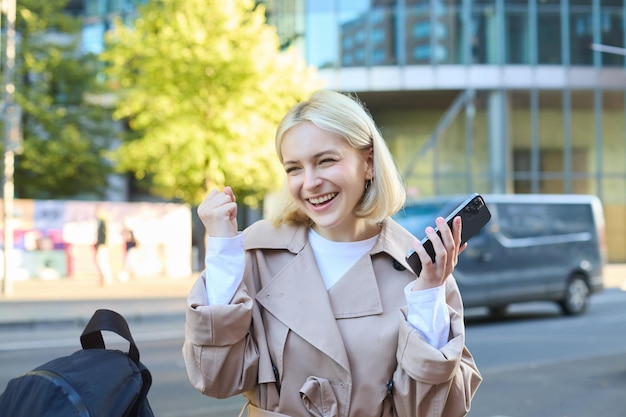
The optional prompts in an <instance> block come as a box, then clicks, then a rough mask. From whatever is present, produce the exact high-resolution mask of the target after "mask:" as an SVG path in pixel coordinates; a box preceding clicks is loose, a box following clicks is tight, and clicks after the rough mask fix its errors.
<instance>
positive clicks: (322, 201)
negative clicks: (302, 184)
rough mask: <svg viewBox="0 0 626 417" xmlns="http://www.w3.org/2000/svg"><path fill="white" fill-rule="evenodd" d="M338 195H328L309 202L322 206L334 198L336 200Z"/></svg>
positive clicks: (311, 199) (310, 199)
mask: <svg viewBox="0 0 626 417" xmlns="http://www.w3.org/2000/svg"><path fill="white" fill-rule="evenodd" d="M336 195H337V194H335V193H332V194H326V195H325V196H322V197H318V198H309V201H310V202H311V203H313V204H322V203H325V202H327V201H328V200H331V199H332V198H334V197H335V196H336Z"/></svg>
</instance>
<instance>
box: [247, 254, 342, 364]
mask: <svg viewBox="0 0 626 417" xmlns="http://www.w3.org/2000/svg"><path fill="white" fill-rule="evenodd" d="M256 300H257V302H258V303H259V304H261V305H262V306H263V308H265V309H266V310H267V311H268V312H269V313H271V314H272V315H273V316H275V317H276V318H277V319H278V320H280V321H281V322H283V323H284V324H285V325H286V326H288V327H289V328H290V329H291V330H292V331H293V332H295V333H296V334H298V335H299V336H300V337H302V338H303V339H304V340H306V341H307V343H310V344H311V345H313V346H315V347H316V348H317V349H319V350H320V351H322V352H324V353H325V354H326V355H328V356H329V357H331V358H332V359H333V360H334V361H336V362H337V363H338V364H339V365H341V366H342V367H343V368H344V369H346V370H349V363H348V357H347V354H346V350H345V347H344V345H343V341H342V337H341V333H340V332H339V328H338V327H337V323H336V321H335V316H334V314H333V310H332V308H331V304H330V301H329V298H328V293H327V292H326V288H325V287H324V283H323V281H322V277H321V276H320V273H319V270H318V269H317V266H316V264H315V257H314V255H313V251H312V250H311V247H310V246H309V245H308V244H307V245H305V246H304V248H303V250H302V251H301V252H300V253H298V254H297V255H296V256H295V257H294V258H293V260H292V261H291V262H290V263H289V264H288V265H286V266H285V268H283V269H282V270H281V271H280V272H278V273H277V274H276V276H275V277H274V278H273V279H272V281H271V282H270V283H268V284H267V285H265V286H264V287H263V288H262V289H261V290H260V291H259V292H258V294H257V296H256Z"/></svg>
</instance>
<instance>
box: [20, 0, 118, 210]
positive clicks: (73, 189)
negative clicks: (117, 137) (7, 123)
mask: <svg viewBox="0 0 626 417" xmlns="http://www.w3.org/2000/svg"><path fill="white" fill-rule="evenodd" d="M67 3H68V0H46V1H41V0H20V1H19V2H17V16H16V25H15V27H16V31H17V34H18V43H17V48H16V63H15V86H16V90H15V101H16V103H17V104H18V105H19V106H20V107H21V109H22V134H23V138H24V141H23V152H22V153H21V154H19V155H18V156H17V157H16V160H15V193H16V196H17V197H20V198H69V197H96V198H97V197H101V196H102V195H103V193H104V191H105V189H106V186H107V176H108V174H109V173H111V172H112V168H111V164H110V162H109V161H107V160H106V159H105V158H104V156H105V155H106V154H105V151H107V150H108V148H109V147H110V142H111V139H112V138H114V133H113V129H112V126H113V121H112V118H111V110H106V109H105V108H103V107H102V106H100V105H97V104H94V103H90V102H89V101H88V100H86V97H87V96H88V95H87V94H86V93H88V92H90V91H91V92H95V91H96V74H97V70H98V68H97V65H99V61H98V59H97V56H95V55H92V54H81V53H80V52H79V41H80V24H81V22H80V20H79V19H78V18H76V17H72V16H70V15H68V14H67V13H65V12H64V9H65V6H66V4H67Z"/></svg>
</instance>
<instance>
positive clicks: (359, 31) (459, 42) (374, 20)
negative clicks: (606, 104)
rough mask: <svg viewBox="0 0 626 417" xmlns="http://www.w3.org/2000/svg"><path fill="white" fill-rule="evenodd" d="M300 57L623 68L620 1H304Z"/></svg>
mask: <svg viewBox="0 0 626 417" xmlns="http://www.w3.org/2000/svg"><path fill="white" fill-rule="evenodd" d="M305 19H306V34H305V37H306V58H307V61H308V62H309V63H310V64H312V65H315V66H317V67H318V68H326V67H351V66H371V65H415V64H433V65H437V64H450V65H470V64H493V65H501V64H507V65H508V64H510V65H536V64H542V65H597V66H624V57H623V56H621V55H616V54H613V55H599V54H594V51H593V50H592V49H591V48H590V45H591V44H592V43H598V44H604V45H611V46H618V47H623V46H624V21H625V15H624V4H623V1H621V0H620V1H608V0H602V1H600V0H592V1H589V0H580V1H577V0H570V1H569V2H568V1H561V0H539V1H538V0H482V1H481V0H475V1H472V0H386V1H377V0H372V1H367V0H354V1H332V0H322V1H308V2H306V18H305Z"/></svg>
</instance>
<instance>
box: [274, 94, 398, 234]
mask: <svg viewBox="0 0 626 417" xmlns="http://www.w3.org/2000/svg"><path fill="white" fill-rule="evenodd" d="M305 121H308V122H311V123H313V124H314V125H315V126H317V127H318V128H320V129H323V130H326V131H328V132H331V133H334V134H336V135H338V136H339V137H342V138H344V139H345V140H346V141H347V142H348V143H349V144H350V145H351V146H352V147H353V148H355V149H357V150H367V149H370V148H372V149H373V154H374V155H373V161H374V163H373V165H374V177H373V179H372V181H371V183H370V184H369V186H368V187H367V190H365V191H364V193H363V197H362V198H361V201H360V203H359V206H358V207H357V208H356V215H357V216H359V217H363V218H368V219H372V220H374V221H376V222H382V221H383V220H384V219H385V218H387V217H389V216H391V215H392V214H394V213H396V212H397V211H398V210H400V208H402V206H403V205H404V203H405V200H406V192H405V188H404V184H403V181H402V178H401V176H400V173H399V171H398V169H397V167H396V164H395V162H394V160H393V157H392V156H391V153H390V152H389V148H388V147H387V143H386V142H385V140H384V139H383V137H382V135H381V133H380V132H379V130H378V128H377V127H376V124H375V123H374V120H373V119H372V117H371V115H370V114H369V112H368V111H367V110H366V109H365V107H364V106H363V104H362V103H361V102H360V101H359V100H358V98H356V97H352V96H348V95H345V94H342V93H339V92H336V91H331V90H319V91H317V92H315V93H313V95H312V96H311V97H310V98H309V100H308V101H304V102H301V103H298V104H296V105H295V106H294V107H292V108H291V110H289V111H288V112H287V114H286V115H285V117H283V119H282V121H281V122H280V124H279V125H278V128H277V130H276V153H277V154H278V158H279V159H280V162H281V163H283V157H282V154H281V145H282V142H283V138H284V136H285V133H287V131H288V130H289V129H291V128H292V127H294V126H296V125H298V124H299V123H302V122H305ZM271 220H272V221H273V223H274V224H276V225H278V224H281V223H291V224H307V223H310V219H309V217H308V216H307V215H306V214H304V213H303V212H302V211H301V210H300V209H299V208H298V207H297V205H296V203H295V201H294V200H293V198H292V197H291V195H290V193H289V190H288V189H287V184H286V181H285V184H284V185H283V188H282V190H281V192H280V195H279V198H278V199H277V201H276V205H275V207H274V212H273V214H272V216H271Z"/></svg>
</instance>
